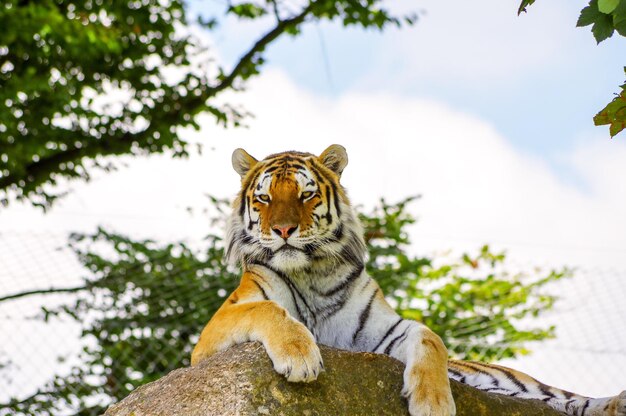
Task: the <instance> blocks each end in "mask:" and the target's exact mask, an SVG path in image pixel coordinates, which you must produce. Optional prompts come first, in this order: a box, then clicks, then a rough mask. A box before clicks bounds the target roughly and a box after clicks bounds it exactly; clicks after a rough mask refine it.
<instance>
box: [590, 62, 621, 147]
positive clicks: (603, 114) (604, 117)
mask: <svg viewBox="0 0 626 416" xmlns="http://www.w3.org/2000/svg"><path fill="white" fill-rule="evenodd" d="M624 72H626V67H625V68H624ZM621 88H622V92H621V93H620V94H619V95H617V96H616V97H615V98H614V99H613V101H611V102H610V103H608V104H607V106H606V107H604V108H603V109H602V110H600V112H599V113H598V114H596V116H595V117H594V118H593V122H594V123H595V124H596V126H601V125H604V124H608V125H609V133H610V134H611V137H613V136H615V135H616V134H618V133H619V132H621V131H622V130H624V129H625V128H626V83H624V84H623V85H621Z"/></svg>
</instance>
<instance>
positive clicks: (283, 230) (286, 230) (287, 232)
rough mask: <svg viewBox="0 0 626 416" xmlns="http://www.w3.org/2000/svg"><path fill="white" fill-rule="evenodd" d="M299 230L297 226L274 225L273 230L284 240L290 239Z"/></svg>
mask: <svg viewBox="0 0 626 416" xmlns="http://www.w3.org/2000/svg"><path fill="white" fill-rule="evenodd" d="M297 229H298V226H297V225H291V224H290V225H273V226H272V230H273V231H274V232H275V233H276V234H278V235H279V236H280V237H282V238H285V239H287V238H289V237H291V234H293V233H294V231H296V230H297Z"/></svg>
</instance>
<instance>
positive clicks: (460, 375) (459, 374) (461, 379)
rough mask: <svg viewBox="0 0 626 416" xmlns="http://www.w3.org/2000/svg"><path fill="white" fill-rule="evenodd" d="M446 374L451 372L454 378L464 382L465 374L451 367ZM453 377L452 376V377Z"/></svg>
mask: <svg viewBox="0 0 626 416" xmlns="http://www.w3.org/2000/svg"><path fill="white" fill-rule="evenodd" d="M448 374H452V375H453V376H455V377H457V378H456V379H455V380H456V381H458V382H459V383H465V376H464V375H463V373H461V372H460V371H456V370H453V369H452V368H448ZM452 378H454V377H452Z"/></svg>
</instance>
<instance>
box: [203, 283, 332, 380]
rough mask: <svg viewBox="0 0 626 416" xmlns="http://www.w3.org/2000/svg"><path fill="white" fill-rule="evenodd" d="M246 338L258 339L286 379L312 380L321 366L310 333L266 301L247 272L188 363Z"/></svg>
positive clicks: (276, 306) (208, 325)
mask: <svg viewBox="0 0 626 416" xmlns="http://www.w3.org/2000/svg"><path fill="white" fill-rule="evenodd" d="M247 341H259V342H261V343H262V344H263V346H264V347H265V350H266V351H267V354H268V355H269V357H270V359H271V360H272V363H273V364H274V369H275V370H276V372H278V373H280V374H283V375H285V376H286V377H287V380H289V381H294V382H298V381H304V382H309V381H313V380H315V379H317V376H318V374H319V373H320V371H322V369H323V364H322V356H321V355H320V351H319V348H318V346H317V344H316V343H315V339H314V337H313V334H311V332H310V331H309V330H308V329H307V328H306V327H305V326H304V325H303V324H302V323H300V322H298V321H296V320H295V319H294V318H292V317H291V316H290V315H289V313H288V312H287V310H285V309H284V308H282V307H281V306H279V305H278V304H277V303H275V302H273V301H270V300H265V297H264V296H263V293H262V291H261V289H260V286H257V285H256V284H255V282H254V281H253V280H252V278H251V276H250V274H249V273H246V274H244V276H243V278H242V281H241V284H240V286H239V288H237V290H235V291H234V292H233V293H232V294H231V295H230V296H229V298H228V299H227V300H226V302H224V304H223V305H222V306H221V307H220V309H219V310H218V311H217V312H216V313H215V315H213V317H212V318H211V320H210V321H209V323H208V324H207V325H206V327H205V328H204V330H203V331H202V334H201V335H200V339H199V340H198V343H197V344H196V346H195V348H194V350H193V352H192V354H191V365H196V364H198V363H199V362H200V361H202V360H203V359H205V358H206V357H208V356H210V355H212V354H214V353H216V352H219V351H223V350H225V349H227V348H228V347H230V346H232V345H235V344H240V343H243V342H247Z"/></svg>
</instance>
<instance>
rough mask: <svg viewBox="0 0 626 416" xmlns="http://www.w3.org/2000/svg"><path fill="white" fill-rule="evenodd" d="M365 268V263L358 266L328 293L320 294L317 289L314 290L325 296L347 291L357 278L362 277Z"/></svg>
mask: <svg viewBox="0 0 626 416" xmlns="http://www.w3.org/2000/svg"><path fill="white" fill-rule="evenodd" d="M364 268H365V266H364V265H363V263H361V264H359V265H357V267H356V268H355V269H354V270H353V271H352V272H351V273H350V274H349V275H348V276H346V277H345V278H344V279H343V281H342V282H341V283H339V284H338V285H337V286H335V287H333V288H332V289H330V290H328V291H326V292H318V291H317V290H316V289H313V290H314V291H315V292H317V293H319V294H321V295H323V296H333V295H336V294H337V292H340V291H341V290H343V289H345V288H346V287H347V286H348V285H349V284H350V283H352V282H354V281H355V280H356V278H357V277H359V276H360V275H361V273H362V272H363V269H364Z"/></svg>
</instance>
